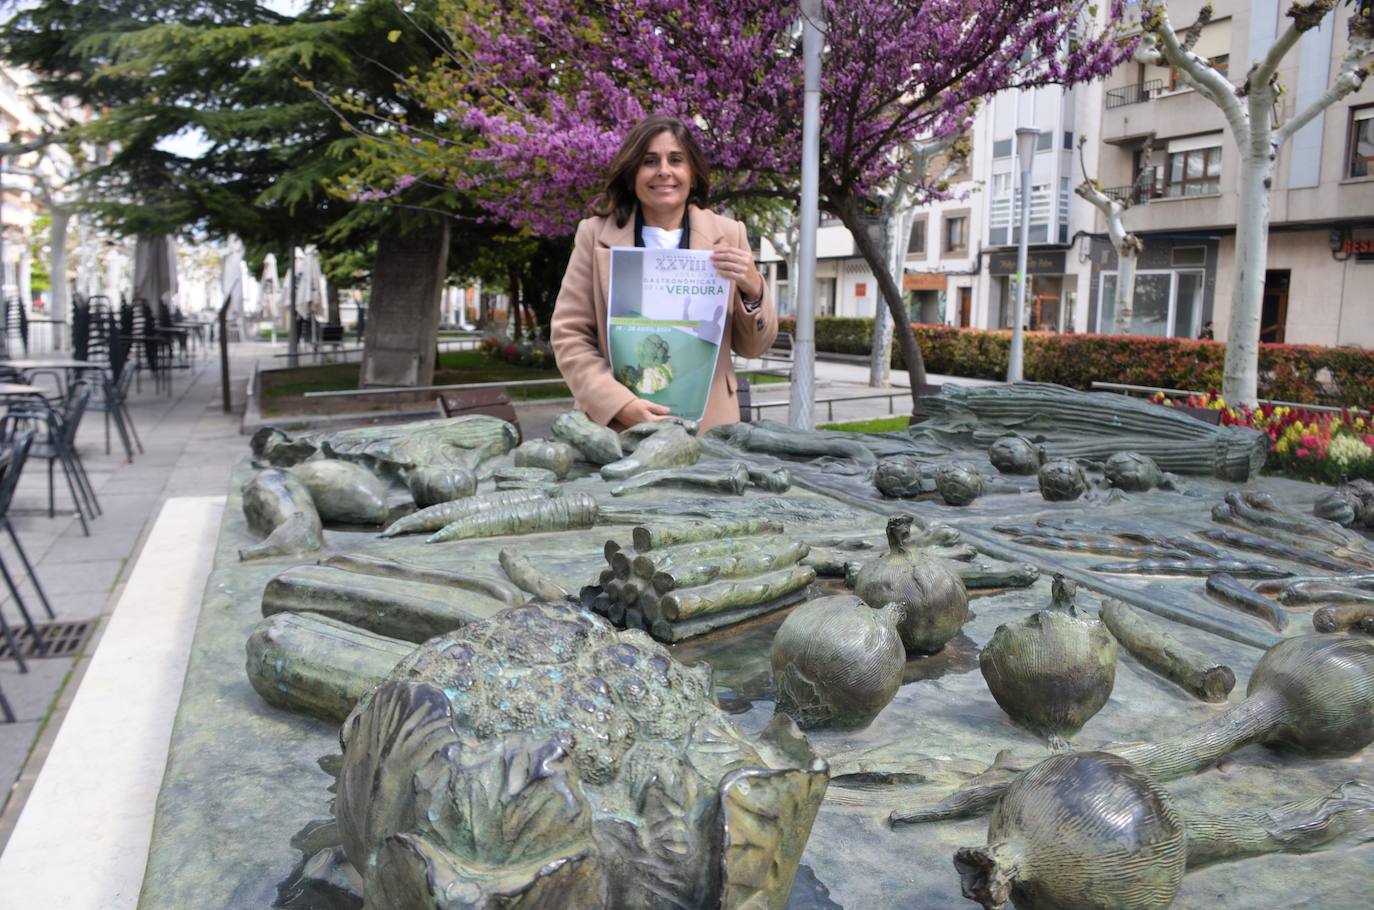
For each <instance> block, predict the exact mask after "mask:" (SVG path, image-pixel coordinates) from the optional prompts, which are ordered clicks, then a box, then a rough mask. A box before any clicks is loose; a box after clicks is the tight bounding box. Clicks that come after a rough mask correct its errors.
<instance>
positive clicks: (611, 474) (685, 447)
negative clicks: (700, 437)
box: [601, 426, 701, 480]
mask: <svg viewBox="0 0 1374 910" xmlns="http://www.w3.org/2000/svg"><path fill="white" fill-rule="evenodd" d="M700 457H701V443H699V442H697V439H696V437H695V436H691V435H688V433H687V431H686V430H684V429H682V427H679V426H668V427H665V428H664V429H662V430H660V431H659V432H657V433H653V434H651V435H649V436H647V437H645V438H644V439H643V440H642V441H641V442H640V443H639V445H638V446H636V447H635V450H634V452H633V453H631V454H630V455H627V456H626V457H624V458H622V459H620V460H619V461H613V462H611V463H610V464H607V465H602V466H601V478H602V479H603V480H624V479H625V478H627V477H629V476H631V475H633V474H638V473H640V472H642V471H648V470H650V469H651V468H685V467H688V466H690V465H694V464H696V463H697V459H699V458H700Z"/></svg>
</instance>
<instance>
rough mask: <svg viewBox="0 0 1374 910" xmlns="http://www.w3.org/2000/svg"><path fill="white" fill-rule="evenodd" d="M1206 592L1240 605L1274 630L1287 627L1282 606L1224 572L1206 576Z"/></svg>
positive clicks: (1285, 615) (1286, 616)
mask: <svg viewBox="0 0 1374 910" xmlns="http://www.w3.org/2000/svg"><path fill="white" fill-rule="evenodd" d="M1207 593H1209V594H1212V595H1214V596H1216V597H1218V598H1220V599H1221V600H1224V601H1226V602H1227V603H1229V604H1234V605H1235V606H1237V607H1240V608H1241V609H1242V610H1244V611H1245V612H1246V613H1249V614H1250V615H1251V616H1257V617H1259V618H1260V619H1262V620H1264V621H1265V622H1267V623H1269V624H1270V625H1271V626H1273V627H1274V630H1275V631H1276V632H1282V631H1283V630H1284V629H1286V628H1288V614H1287V613H1285V612H1283V608H1282V607H1280V606H1279V605H1278V604H1276V603H1274V602H1273V601H1272V600H1269V599H1268V598H1266V597H1262V596H1261V595H1259V594H1256V593H1255V592H1254V591H1252V590H1250V589H1249V588H1247V587H1246V586H1245V585H1243V584H1241V583H1240V582H1238V581H1236V579H1235V578H1234V577H1232V576H1230V575H1228V574H1226V573H1225V572H1217V573H1214V574H1212V575H1208V576H1207Z"/></svg>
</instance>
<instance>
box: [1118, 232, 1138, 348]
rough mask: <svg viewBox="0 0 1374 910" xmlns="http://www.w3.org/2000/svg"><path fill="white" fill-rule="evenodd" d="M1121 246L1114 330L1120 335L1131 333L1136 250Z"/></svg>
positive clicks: (1119, 247) (1124, 244)
mask: <svg viewBox="0 0 1374 910" xmlns="http://www.w3.org/2000/svg"><path fill="white" fill-rule="evenodd" d="M1127 246H1130V244H1126V243H1123V244H1120V245H1119V246H1118V247H1117V250H1116V262H1117V269H1116V303H1115V306H1116V318H1115V320H1114V323H1115V325H1114V330H1115V332H1116V334H1118V335H1129V334H1130V333H1131V317H1132V315H1133V313H1132V311H1133V310H1134V309H1135V249H1134V247H1132V248H1131V249H1129V250H1128V249H1126V247H1127Z"/></svg>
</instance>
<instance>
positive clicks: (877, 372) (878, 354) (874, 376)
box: [868, 206, 912, 388]
mask: <svg viewBox="0 0 1374 910" xmlns="http://www.w3.org/2000/svg"><path fill="white" fill-rule="evenodd" d="M884 209H885V210H886V211H885V212H884V217H883V220H882V229H881V233H880V234H879V246H880V247H881V248H882V256H883V259H884V260H885V261H886V263H887V268H888V272H889V274H891V276H892V282H893V283H894V284H896V285H897V286H898V287H899V288H900V287H901V281H902V278H903V276H904V275H905V274H906V246H907V243H908V242H910V239H911V238H910V234H911V222H912V210H911V209H910V208H905V207H903V208H900V209H899V208H894V207H889V206H884ZM905 306H906V304H905V301H903V310H905ZM868 384H869V385H870V386H873V387H874V388H879V387H882V386H888V385H891V384H892V317H891V315H890V314H889V313H888V312H887V309H886V308H884V307H882V306H874V308H873V350H872V353H871V354H870V356H869V360H868Z"/></svg>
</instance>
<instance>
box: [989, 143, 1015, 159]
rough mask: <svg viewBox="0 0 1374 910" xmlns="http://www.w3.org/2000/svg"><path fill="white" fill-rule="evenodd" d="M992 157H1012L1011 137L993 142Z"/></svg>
mask: <svg viewBox="0 0 1374 910" xmlns="http://www.w3.org/2000/svg"><path fill="white" fill-rule="evenodd" d="M992 157H994V158H1010V157H1011V140H1010V139H998V140H997V141H996V142H994V143H993V144H992Z"/></svg>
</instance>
